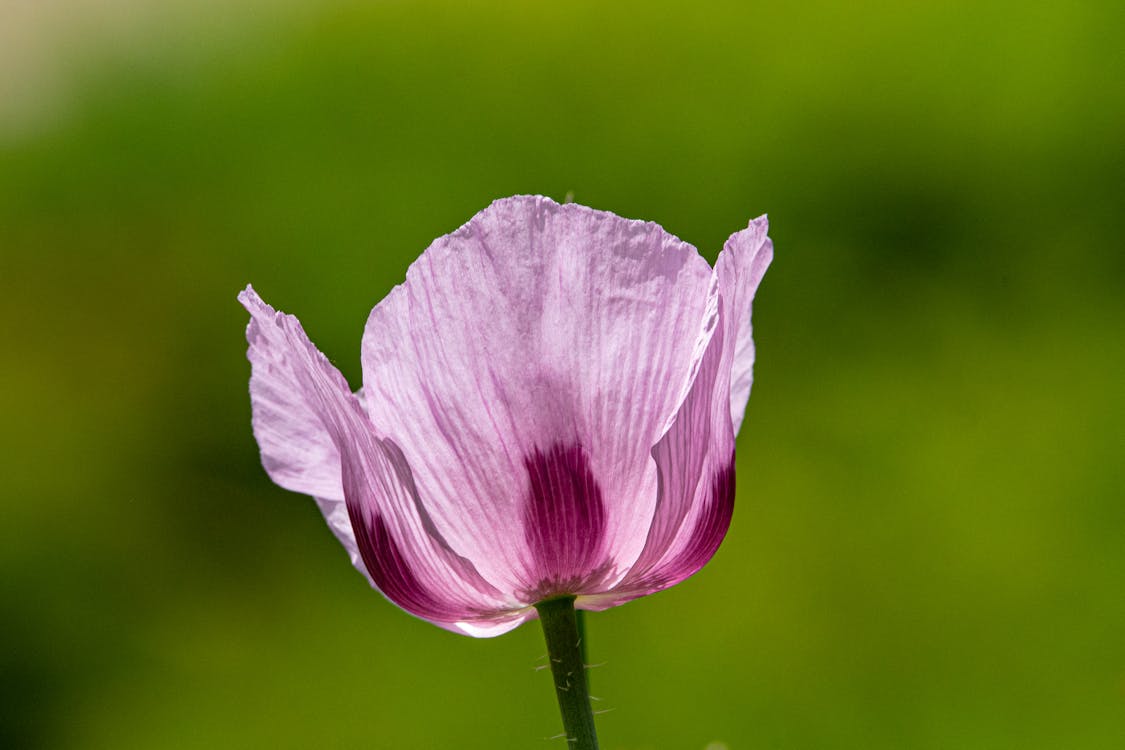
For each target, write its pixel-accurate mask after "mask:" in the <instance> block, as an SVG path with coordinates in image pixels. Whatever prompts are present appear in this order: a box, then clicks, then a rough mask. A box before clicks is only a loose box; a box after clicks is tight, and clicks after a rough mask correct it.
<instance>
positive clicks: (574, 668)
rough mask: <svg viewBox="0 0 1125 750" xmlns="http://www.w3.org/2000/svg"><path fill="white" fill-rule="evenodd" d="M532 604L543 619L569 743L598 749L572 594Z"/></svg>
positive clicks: (578, 749) (579, 748)
mask: <svg viewBox="0 0 1125 750" xmlns="http://www.w3.org/2000/svg"><path fill="white" fill-rule="evenodd" d="M535 608H536V609H537V610H539V621H540V622H542V623H543V636H544V637H545V638H546V640H547V658H548V659H550V660H551V674H552V675H553V676H554V678H555V695H556V696H557V697H558V699H559V712H560V713H561V714H562V722H563V729H564V730H565V731H566V739H567V743H568V746H569V747H570V748H573V750H597V748H598V736H597V733H596V732H595V731H594V712H593V710H592V709H591V707H590V693H589V690H588V689H587V687H586V685H587V682H586V665H585V663H584V662H583V661H582V651H583V647H582V638H581V636H580V635H579V633H578V619H577V617H576V613H575V610H574V597H573V596H564V597H559V598H557V599H548V600H547V601H545V602H540V603H539V604H536V605H535Z"/></svg>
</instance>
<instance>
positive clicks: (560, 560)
mask: <svg viewBox="0 0 1125 750" xmlns="http://www.w3.org/2000/svg"><path fill="white" fill-rule="evenodd" d="M524 465H525V466H526V468H527V475H528V479H529V480H530V486H529V492H528V496H527V500H526V503H525V504H524V513H523V525H524V538H525V539H526V541H527V546H528V548H529V549H530V551H531V554H532V571H531V578H532V579H533V580H532V583H533V587H532V589H533V590H532V592H531V594H530V595H531V597H532V598H535V597H539V598H545V597H547V596H551V595H554V594H562V593H577V592H576V589H577V588H579V587H581V586H582V585H583V584H590V583H592V582H593V580H594V579H597V580H600V579H601V578H603V577H604V575H605V573H606V569H607V568H608V565H607V564H606V561H605V560H603V559H601V555H602V551H601V548H602V542H603V540H604V538H605V532H606V510H605V503H604V502H603V500H602V491H601V488H600V487H599V486H598V483H597V480H595V479H594V475H593V474H592V473H591V472H590V465H589V459H587V457H586V452H585V451H584V450H583V449H582V446H580V445H578V444H575V443H572V444H569V445H564V444H561V443H558V444H556V445H555V446H554V447H552V448H551V449H550V450H548V451H546V452H544V451H541V450H538V449H536V450H535V451H534V452H533V453H531V454H530V455H529V456H526V457H525V458H524Z"/></svg>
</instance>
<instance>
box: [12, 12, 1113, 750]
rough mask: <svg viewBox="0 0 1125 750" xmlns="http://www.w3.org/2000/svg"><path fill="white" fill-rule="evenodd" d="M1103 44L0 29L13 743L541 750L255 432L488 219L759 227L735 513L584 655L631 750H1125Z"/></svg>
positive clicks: (1087, 23)
mask: <svg viewBox="0 0 1125 750" xmlns="http://www.w3.org/2000/svg"><path fill="white" fill-rule="evenodd" d="M1123 38H1125V12H1123V11H1122V6H1121V4H1120V2H1103V3H1084V2H1074V3H1062V2H1053V3H1017V2H985V3H980V2H932V3H913V4H900V3H868V4H863V5H856V4H844V3H841V4H834V3H824V2H820V3H808V4H793V5H784V6H783V5H781V4H759V3H743V2H731V3H711V2H695V3H690V4H686V5H684V6H679V5H668V4H660V3H652V2H648V3H613V4H610V3H597V2H584V1H572V2H567V3H551V4H538V3H536V4H523V5H522V6H521V5H517V4H506V3H483V2H481V3H472V4H468V3H455V2H450V3H418V2H378V3H358V2H357V3H347V2H334V1H331V0H325V1H322V2H305V3H301V2H297V1H296V0H290V1H288V2H285V3H268V2H265V1H264V0H258V1H250V2H245V1H244V2H242V3H227V4H222V3H219V2H217V0H211V1H205V2H194V3H189V2H167V3H155V2H151V3H145V2H142V0H101V2H95V1H94V0H85V1H83V0H66V2H61V1H60V2H56V3H43V4H32V3H21V2H6V3H4V4H2V5H0V71H2V72H0V94H2V96H0V320H3V325H2V326H0V340H2V347H0V415H2V417H3V421H4V429H3V430H2V431H0V456H2V459H0V465H2V467H3V475H4V476H3V484H2V486H3V492H2V497H3V500H2V508H3V520H2V522H0V594H2V595H0V746H3V747H5V748H7V747H13V748H40V747H44V748H47V747H49V748H114V749H115V750H124V749H127V748H146V749H147V748H215V747H224V748H226V747H230V748H243V747H261V748H321V747H323V748H332V747H349V748H355V747H370V748H450V747H459V748H509V747H512V748H515V747H521V748H536V747H542V748H552V747H558V746H559V743H558V741H554V742H551V741H548V740H546V739H545V738H547V737H550V736H552V735H555V734H556V733H557V732H558V731H559V730H558V726H559V720H558V716H557V713H556V708H555V705H554V696H553V694H552V690H551V683H550V679H549V677H548V674H547V673H546V672H536V671H534V669H533V668H534V667H535V665H536V664H538V663H541V661H540V657H541V656H542V654H543V652H544V648H543V646H542V643H541V634H540V632H539V630H538V627H537V626H536V625H530V626H525V627H523V628H520V629H519V630H517V631H516V632H514V633H512V634H510V635H507V636H504V637H502V638H499V639H495V640H485V641H477V640H473V639H469V638H464V637H458V636H454V635H451V634H448V633H445V632H443V631H440V630H438V629H437V628H434V627H432V626H430V625H428V624H425V623H422V622H420V621H417V620H414V619H413V618H411V617H409V616H407V615H404V614H402V613H401V612H399V611H398V610H396V609H395V608H394V607H392V606H391V605H389V604H388V603H386V602H385V601H384V600H383V599H382V598H381V597H380V596H379V595H377V594H375V593H374V592H372V591H371V590H369V589H368V588H367V587H366V584H365V583H364V581H363V580H362V578H361V577H360V576H359V575H358V574H357V573H356V572H355V571H353V570H352V569H351V568H350V567H349V565H348V563H347V560H346V558H345V556H344V554H343V553H342V551H341V550H340V549H339V547H338V545H337V543H336V541H335V540H334V539H333V538H332V536H331V534H330V533H329V532H328V530H327V528H326V527H325V525H324V523H323V522H322V520H321V519H320V517H319V514H318V512H317V510H316V508H315V507H314V504H313V503H312V501H311V500H308V499H306V498H302V497H300V496H297V495H293V494H290V493H287V492H285V491H283V490H281V489H279V488H277V487H275V486H274V485H272V484H271V483H270V481H269V480H268V478H267V477H266V476H265V474H264V472H263V471H262V470H261V468H260V466H259V463H258V454H257V448H256V445H255V443H254V441H253V438H252V436H251V432H250V424H249V403H248V398H247V393H246V389H247V378H248V376H249V366H248V364H247V363H246V361H245V358H244V351H245V344H244V339H243V331H244V327H245V324H246V319H247V316H246V314H245V313H244V312H243V310H242V309H241V308H240V307H239V306H238V304H237V303H236V301H235V294H236V293H237V292H238V291H239V290H240V289H241V288H243V287H244V286H245V285H246V284H247V283H248V282H253V284H254V285H255V287H256V288H257V289H258V290H259V291H260V292H261V293H262V295H263V296H264V297H265V298H266V299H267V300H268V301H270V302H272V303H273V304H274V305H276V306H278V307H280V308H282V309H284V310H286V311H289V312H292V313H294V314H297V315H298V316H300V318H301V320H302V321H303V322H304V324H305V327H306V329H307V330H308V331H309V333H310V335H311V337H312V338H313V340H314V341H315V342H316V343H317V344H318V345H319V346H320V348H321V349H322V350H323V351H324V352H326V353H327V354H328V355H329V356H330V357H331V358H332V359H333V360H334V361H335V362H336V363H337V364H338V365H339V366H340V367H341V369H342V370H343V371H344V373H345V374H346V375H347V376H348V377H349V379H351V381H352V383H353V384H358V383H359V358H358V354H359V339H360V334H361V331H362V327H363V324H364V321H365V319H366V315H367V312H368V311H369V310H370V308H371V307H372V306H373V305H374V304H375V303H376V302H377V301H378V300H379V299H380V298H382V297H383V295H384V294H385V293H386V292H387V291H388V290H389V289H390V288H391V287H392V286H393V285H395V284H396V283H398V282H399V281H401V280H402V278H403V276H404V273H405V270H406V267H407V265H408V264H409V263H410V261H411V260H412V259H413V258H415V257H416V256H417V255H418V254H419V253H420V252H421V251H422V250H423V249H424V248H425V247H426V246H427V245H428V244H429V242H430V241H431V240H432V239H433V238H435V237H437V236H439V235H441V234H444V233H446V232H449V231H452V230H453V229H455V228H456V227H457V226H459V225H460V224H461V223H463V222H464V221H466V220H468V219H469V217H471V216H472V215H473V213H475V212H476V211H478V210H479V209H481V208H483V207H484V206H486V205H487V204H488V203H489V202H490V201H491V200H492V199H494V198H497V197H502V196H507V195H511V194H515V193H544V194H547V195H551V196H553V197H555V198H556V199H562V197H563V196H564V195H565V194H566V193H567V192H568V191H573V192H574V194H575V197H576V200H577V201H578V202H580V203H584V204H587V205H590V206H594V207H597V208H601V209H606V210H611V211H614V212H616V213H618V214H621V215H623V216H627V217H631V218H643V219H650V220H653V221H656V222H659V223H660V224H662V225H663V226H664V227H665V228H666V229H668V230H669V231H670V232H673V233H674V234H677V235H678V236H680V237H683V238H684V239H686V240H687V241H689V242H692V243H693V244H695V245H696V246H698V247H699V248H701V250H702V252H703V253H704V254H705V255H706V256H707V257H708V258H709V259H713V258H714V256H715V254H716V253H717V251H718V249H719V248H720V246H721V244H722V241H723V240H724V239H725V238H726V237H727V235H728V234H729V233H731V232H732V231H735V230H737V229H740V228H742V227H743V226H745V224H746V221H747V220H748V219H749V218H751V217H753V216H756V215H758V214H760V213H763V212H767V211H768V212H769V214H770V217H771V222H772V232H771V234H772V236H773V237H774V240H775V243H776V247H777V257H776V261H775V263H774V266H773V268H772V270H771V271H770V273H769V275H768V276H767V277H766V280H765V282H764V284H763V286H762V289H761V291H760V294H759V297H758V300H757V302H756V305H755V333H756V339H757V342H758V346H759V363H758V369H757V373H756V375H757V377H756V383H755V389H754V394H753V397H752V398H751V401H750V407H749V412H748V418H747V422H746V424H745V426H744V428H743V432H742V435H741V436H740V438H739V454H738V466H739V472H740V473H739V488H738V508H737V511H736V514H735V520H734V524H733V527H732V530H731V533H730V535H729V536H728V538H727V541H726V542H725V544H724V546H723V547H722V549H721V550H720V551H719V553H718V555H717V556H716V558H715V559H714V560H713V562H712V563H711V564H710V565H709V566H708V567H707V568H706V569H705V570H704V571H703V572H702V573H701V574H699V575H698V576H696V577H695V578H693V579H692V580H690V581H688V582H687V583H685V584H683V585H681V586H679V587H677V588H675V589H672V590H669V591H667V592H664V593H661V594H659V595H656V596H653V597H650V598H647V599H643V600H640V601H637V602H634V603H632V604H629V605H627V606H625V607H621V608H618V609H616V610H612V611H610V612H606V613H603V614H598V615H593V616H592V617H590V618H589V626H590V638H591V642H590V645H591V652H592V653H591V658H592V659H593V660H594V661H597V662H605V666H602V667H600V668H599V669H597V670H595V671H594V672H593V691H594V693H595V694H596V695H598V696H601V697H602V698H603V701H602V703H601V704H599V706H600V707H602V708H609V709H614V710H613V711H612V712H611V713H608V714H606V715H605V716H603V717H601V719H600V731H601V735H602V739H603V746H604V747H605V748H607V749H611V750H645V749H651V750H663V749H669V750H671V749H673V748H675V749H684V750H689V749H690V750H702V749H703V748H705V747H711V748H713V749H717V748H729V749H730V750H742V749H744V748H851V747H855V748H933V749H938V748H942V749H944V748H1008V747H1012V748H1016V747H1018V748H1022V749H1027V748H1053V749H1054V748H1120V747H1123V746H1125V461H1123V460H1122V459H1123V450H1125V427H1123V424H1125V389H1123V387H1122V383H1125V376H1123V372H1125V296H1123V292H1125V289H1123V285H1122V278H1123V276H1125V252H1123V251H1125V248H1123V243H1122V237H1123V236H1125V94H1123V88H1122V81H1123V80H1125V47H1123V45H1122V41H1121V40H1122V39H1123Z"/></svg>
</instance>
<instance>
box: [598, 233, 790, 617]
mask: <svg viewBox="0 0 1125 750" xmlns="http://www.w3.org/2000/svg"><path fill="white" fill-rule="evenodd" d="M766 228H767V227H766V223H765V218H764V217H762V218H760V219H757V220H755V221H753V222H751V224H750V228H749V229H746V230H743V231H742V232H739V233H737V234H735V235H733V236H732V237H731V239H730V240H728V242H727V244H726V246H725V248H724V250H723V252H722V253H721V254H720V256H719V260H718V262H717V263H716V267H715V281H716V284H717V288H718V307H719V316H718V318H719V319H718V322H717V324H716V330H715V332H714V336H713V337H712V338H711V339H710V341H709V342H708V345H707V351H706V354H705V356H704V357H703V358H702V361H701V363H700V366H699V369H698V374H697V375H696V376H695V379H694V380H693V381H692V383H691V387H690V391H689V393H688V395H687V397H686V398H685V399H684V402H683V405H682V406H681V407H680V409H679V411H678V412H677V414H676V416H675V420H674V422H673V424H672V425H671V428H670V429H669V430H668V432H667V434H665V435H664V437H663V438H662V439H661V440H660V442H658V443H657V444H656V446H655V447H654V448H653V451H652V455H653V458H654V459H655V461H656V464H657V467H658V470H659V475H660V485H659V499H658V501H657V508H656V512H655V514H654V516H653V522H652V526H651V528H650V530H649V534H648V539H647V541H646V544H645V548H644V550H643V552H642V553H641V556H640V557H639V558H638V560H637V562H636V563H635V564H634V566H633V568H632V570H631V571H630V572H629V574H628V575H627V576H626V578H625V579H624V580H623V581H622V582H621V584H620V586H619V587H618V588H617V589H616V590H615V591H614V592H610V593H608V594H606V595H604V596H600V597H594V598H591V599H589V600H587V601H585V602H582V605H583V606H585V607H586V608H589V609H604V608H606V607H609V606H615V605H617V604H620V603H622V602H624V601H627V600H628V599H631V598H635V597H637V596H642V595H645V594H650V593H653V592H654V591H659V590H661V589H664V588H668V587H669V586H672V585H675V584H676V583H679V582H680V581H682V580H684V579H685V578H687V577H689V576H691V575H693V574H694V573H696V572H697V571H698V570H699V569H700V568H702V567H703V566H704V565H705V564H706V563H707V561H708V560H710V559H711V557H712V555H714V553H715V551H716V550H717V549H718V547H719V544H720V543H721V542H722V540H723V537H724V536H725V535H726V532H727V529H728V527H729V525H730V519H731V514H732V512H733V510H734V437H735V427H736V425H737V424H739V423H741V421H742V413H743V411H744V410H745V406H746V399H747V397H748V395H749V389H750V379H751V368H752V366H753V358H754V345H753V341H752V340H751V322H750V308H751V303H752V301H753V297H754V292H755V290H756V289H757V286H758V283H759V282H760V281H761V278H762V275H763V274H764V273H765V270H766V268H767V266H768V265H769V261H770V259H771V257H772V249H773V248H772V243H770V241H769V238H768V237H767V236H766ZM736 381H737V382H736ZM742 389H744V391H743V390H742ZM736 407H737V413H732V410H734V409H735V408H736Z"/></svg>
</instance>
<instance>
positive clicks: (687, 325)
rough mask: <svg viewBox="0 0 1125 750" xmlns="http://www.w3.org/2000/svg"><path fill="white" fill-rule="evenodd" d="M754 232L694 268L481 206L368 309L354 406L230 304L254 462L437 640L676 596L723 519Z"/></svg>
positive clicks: (669, 250) (611, 234)
mask: <svg viewBox="0 0 1125 750" xmlns="http://www.w3.org/2000/svg"><path fill="white" fill-rule="evenodd" d="M766 230H767V223H766V218H765V217H764V216H763V217H761V218H758V219H755V220H754V221H752V222H750V224H749V226H748V227H747V228H746V229H744V230H742V231H740V232H736V233H735V234H733V235H731V237H730V239H729V240H727V242H726V244H725V246H724V248H723V251H722V252H721V253H720V255H719V258H718V261H717V263H716V264H715V268H714V269H712V268H711V267H710V266H709V265H708V263H707V262H706V261H705V260H704V259H703V258H702V257H701V256H700V255H699V253H698V252H697V251H696V250H695V248H694V247H692V246H691V245H688V244H686V243H684V242H682V241H680V240H679V239H677V238H676V237H673V236H672V235H670V234H668V233H667V232H665V231H664V230H663V229H661V228H660V227H659V226H657V225H656V224H652V223H647V222H640V221H630V220H627V219H623V218H621V217H619V216H615V215H614V214H611V213H607V212H604V211H595V210H593V209H590V208H586V207H584V206H579V205H574V204H568V205H559V204H557V203H555V202H553V201H551V200H549V199H547V198H542V197H529V196H518V197H514V198H507V199H504V200H499V201H496V202H495V203H493V204H492V205H491V206H489V207H488V208H486V209H485V210H484V211H481V212H480V213H479V214H477V215H476V216H475V217H473V219H472V220H471V221H470V222H469V223H468V224H466V225H464V226H463V227H461V228H460V229H458V230H457V231H456V232H453V233H452V234H449V235H447V236H445V237H441V238H439V239H438V240H436V241H435V242H434V243H433V244H432V245H430V247H429V249H427V250H426V252H425V253H423V254H422V256H421V257H420V258H418V260H416V261H415V262H414V263H413V265H411V266H410V269H409V270H408V271H407V274H406V281H405V283H403V284H401V285H399V286H397V287H396V288H395V289H393V290H392V291H391V293H390V294H389V295H387V297H386V299H384V300H383V301H382V302H380V303H379V304H378V305H377V306H376V307H375V309H374V310H372V311H371V316H370V317H369V318H368V320H367V327H366V329H365V331H364V334H363V343H362V354H361V358H362V366H363V387H362V388H361V389H360V390H359V391H358V392H355V393H353V392H352V391H351V389H350V388H349V387H348V384H347V382H346V381H345V380H344V378H343V376H342V375H341V374H340V373H339V371H338V370H337V369H336V368H335V367H333V366H332V364H331V363H330V362H329V361H328V359H327V358H325V356H324V355H323V354H321V353H320V352H319V351H318V350H317V349H316V348H315V347H314V346H313V345H312V343H310V341H309V340H308V338H307V337H306V336H305V333H304V331H303V330H302V328H301V324H300V323H299V322H298V321H297V319H296V318H294V317H293V316H290V315H285V314H283V313H280V312H277V311H275V310H274V309H273V308H272V307H270V306H269V305H267V304H266V303H265V302H263V301H262V300H261V298H259V297H258V295H257V294H256V293H255V292H254V290H253V289H252V288H250V287H247V289H246V291H244V292H242V294H240V295H239V300H240V301H241V302H242V304H243V305H244V306H245V307H246V309H247V310H249V311H250V315H251V320H250V325H249V327H248V328H247V331H246V336H247V339H248V341H249V343H250V347H249V352H248V357H249V359H250V362H251V363H252V375H251V378H250V397H251V402H252V405H253V426H254V435H255V437H256V438H257V440H258V445H259V446H260V448H261V453H262V463H263V465H264V466H265V469H266V471H267V472H268V473H269V475H270V477H271V478H272V479H273V480H274V481H275V482H276V483H277V484H279V485H281V486H282V487H285V488H286V489H289V490H293V491H295V492H300V493H304V494H307V495H311V496H313V497H314V498H315V499H316V502H317V503H318V504H319V506H320V509H321V511H322V512H323V513H324V517H325V519H326V520H327V521H328V525H329V527H331V529H332V531H333V532H334V533H335V534H336V536H337V537H338V538H339V540H340V541H341V542H342V543H343V545H344V548H345V549H346V550H347V551H348V554H349V555H350V556H351V560H352V564H353V565H355V567H356V568H358V569H359V571H360V572H361V573H363V574H364V575H365V576H366V577H367V578H368V580H369V581H370V582H371V584H372V585H373V586H374V587H376V588H377V589H378V590H379V591H381V592H382V593H383V594H384V595H385V596H386V597H387V598H388V599H390V600H391V601H392V602H393V603H395V604H396V605H398V606H399V607H401V608H402V609H404V610H406V611H407V612H410V613H411V614H414V615H416V616H418V617H420V618H422V619H425V620H428V621H430V622H432V623H434V624H435V625H438V626H440V627H443V628H446V629H448V630H451V631H454V632H458V633H464V634H468V635H473V636H478V637H484V636H494V635H499V634H501V633H504V632H507V631H508V630H511V629H512V628H514V627H516V626H517V625H519V624H520V623H522V622H524V621H526V620H528V619H532V618H534V617H536V610H535V607H534V605H535V604H536V603H539V602H542V601H544V600H546V599H550V598H552V597H556V596H566V595H572V596H575V597H576V599H575V606H576V607H577V608H579V609H587V610H602V609H606V608H608V607H612V606H615V605H618V604H621V603H623V602H626V601H629V600H630V599H634V598H636V597H639V596H644V595H646V594H651V593H654V592H656V591H660V590H662V589H665V588H668V587H669V586H672V585H674V584H676V583H679V582H680V581H682V580H684V579H685V578H687V577H689V576H691V575H692V574H694V573H695V572H696V571H698V570H699V569H700V568H701V567H703V565H704V564H705V563H706V562H707V561H708V560H709V559H710V558H711V556H712V555H713V554H714V553H715V550H716V549H718V546H719V543H720V542H721V541H722V539H723V537H724V535H725V534H726V531H727V528H728V526H729V524H730V519H731V512H732V510H733V504H734V444H735V443H734V441H735V435H736V434H737V432H738V429H739V427H740V426H741V424H742V417H743V412H744V410H745V407H746V402H747V399H748V398H749V395H750V384H751V370H752V366H753V363H754V345H753V341H752V340H751V325H750V309H751V302H752V300H753V297H754V292H755V289H756V288H757V286H758V283H759V281H760V280H761V278H762V275H763V274H764V273H765V271H766V267H767V266H768V265H769V263H770V260H771V258H772V256H773V246H772V243H771V242H770V240H769V238H768V237H767V236H766Z"/></svg>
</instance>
